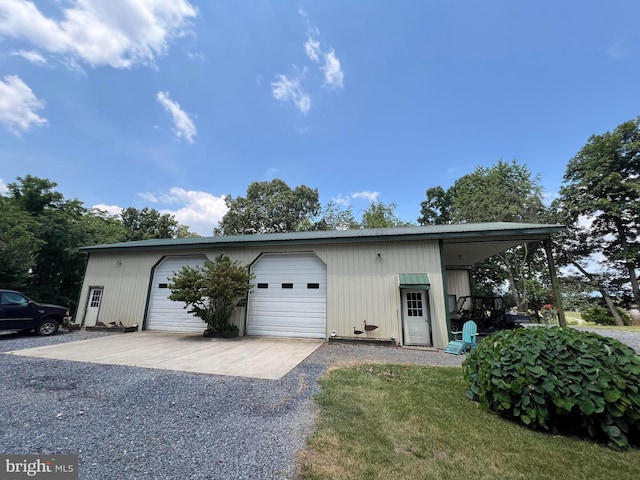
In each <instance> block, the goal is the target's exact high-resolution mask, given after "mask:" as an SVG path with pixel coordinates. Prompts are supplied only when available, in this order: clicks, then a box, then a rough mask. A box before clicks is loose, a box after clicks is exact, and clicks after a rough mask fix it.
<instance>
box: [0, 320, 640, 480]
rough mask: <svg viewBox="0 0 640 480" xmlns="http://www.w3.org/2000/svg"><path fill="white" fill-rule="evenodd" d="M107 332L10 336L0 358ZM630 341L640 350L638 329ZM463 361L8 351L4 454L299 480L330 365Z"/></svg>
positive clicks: (83, 470)
mask: <svg viewBox="0 0 640 480" xmlns="http://www.w3.org/2000/svg"><path fill="white" fill-rule="evenodd" d="M599 333H601V334H603V331H599ZM100 335H105V333H101V332H73V333H67V332H61V333H60V334H58V335H56V336H55V337H51V338H41V337H34V336H20V335H13V334H12V335H6V334H4V335H0V353H1V352H7V351H11V350H17V349H21V348H31V347H36V346H41V345H48V344H52V343H61V342H68V341H74V340H80V339H86V338H92V337H95V336H100ZM632 336H633V337H634V338H635V337H638V338H636V339H635V341H636V342H637V343H636V344H635V345H636V346H635V347H634V348H636V350H640V348H639V347H640V334H634V335H632ZM463 359H464V357H463V356H460V357H458V356H453V355H447V354H444V353H442V352H433V351H425V350H410V349H406V348H403V349H400V348H393V347H380V346H370V345H353V344H329V345H323V346H322V347H320V348H319V349H318V350H316V351H315V352H314V353H313V354H311V355H310V356H309V357H308V358H307V359H306V360H305V361H303V362H302V363H301V364H300V365H299V366H298V367H296V368H295V369H293V370H292V371H291V372H290V373H289V374H288V375H286V376H285V377H283V378H282V379H280V380H257V379H247V378H239V377H224V376H214V375H198V374H188V373H181V372H171V371H161V370H149V369H141V368H140V369H139V368H135V367H123V366H109V365H97V364H89V363H77V362H68V361H60V360H46V359H35V358H25V357H19V356H13V355H1V354H0V379H1V384H2V389H1V390H0V418H1V419H2V428H1V429H0V453H3V454H11V453H13V454H34V453H37V454H78V455H79V472H80V478H81V479H105V480H109V479H158V480H162V479H183V478H189V479H245V478H246V479H252V480H254V479H255V480H258V479H283V478H294V476H295V475H294V474H295V454H296V452H297V451H298V450H300V449H301V448H304V439H305V436H306V435H307V434H308V433H309V432H310V429H311V428H312V425H313V421H314V418H315V407H314V404H313V400H312V395H313V394H314V393H316V392H317V391H318V386H317V379H318V378H319V377H320V376H321V375H322V374H323V373H324V372H325V371H326V369H327V368H328V367H329V366H332V365H346V364H350V363H359V362H376V361H377V362H390V363H418V364H425V365H450V366H458V365H460V364H461V363H462V360H463Z"/></svg>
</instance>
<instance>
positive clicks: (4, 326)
mask: <svg viewBox="0 0 640 480" xmlns="http://www.w3.org/2000/svg"><path fill="white" fill-rule="evenodd" d="M68 317H69V310H68V309H67V308H66V307H60V306H58V305H47V304H44V303H37V302H34V301H33V300H31V299H30V298H28V297H26V296H24V295H23V294H21V293H19V292H14V291H13V290H0V330H21V331H31V330H35V332H36V333H37V334H38V335H43V336H44V335H53V334H55V333H56V332H57V331H58V328H59V327H60V325H61V324H62V323H63V322H64V321H65V320H66V319H68Z"/></svg>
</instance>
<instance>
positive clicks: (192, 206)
mask: <svg viewBox="0 0 640 480" xmlns="http://www.w3.org/2000/svg"><path fill="white" fill-rule="evenodd" d="M160 199H161V201H163V202H165V203H169V204H179V205H183V206H182V207H181V208H178V209H177V210H166V211H164V210H163V212H169V213H172V214H173V215H175V217H176V220H178V222H180V223H182V224H183V225H189V228H190V230H191V231H193V232H197V233H199V234H200V235H205V236H211V235H213V229H214V228H215V227H217V226H218V224H219V223H220V220H222V217H224V215H225V213H227V205H226V204H225V203H224V199H225V196H224V195H222V196H220V197H216V196H215V195H211V194H210V193H207V192H199V191H194V190H185V189H184V188H179V187H174V188H172V189H171V190H169V193H168V194H165V195H162V196H160Z"/></svg>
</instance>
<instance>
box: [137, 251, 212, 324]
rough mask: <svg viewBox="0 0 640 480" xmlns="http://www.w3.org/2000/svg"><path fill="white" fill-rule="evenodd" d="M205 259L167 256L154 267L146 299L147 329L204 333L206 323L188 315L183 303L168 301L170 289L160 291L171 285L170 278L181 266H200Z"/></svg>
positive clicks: (201, 257)
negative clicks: (147, 312) (147, 310)
mask: <svg viewBox="0 0 640 480" xmlns="http://www.w3.org/2000/svg"><path fill="white" fill-rule="evenodd" d="M206 259H207V258H206V257H204V256H201V255H200V256H195V257H167V258H165V259H164V260H163V261H162V263H160V265H158V266H157V267H156V269H155V272H154V274H153V284H152V286H151V297H150V299H149V314H148V317H147V318H148V320H147V330H156V331H162V332H185V333H202V332H204V330H205V329H206V328H207V324H206V323H204V322H203V321H202V320H201V319H200V318H198V317H196V316H194V315H193V314H190V313H188V312H187V309H185V308H184V306H185V304H184V302H174V301H172V300H169V295H170V294H171V290H170V289H169V288H166V287H164V288H161V285H162V286H164V285H167V284H169V283H171V280H170V279H171V277H173V276H174V275H175V274H176V273H177V272H178V271H179V270H180V269H181V268H182V267H183V266H186V265H188V266H190V267H197V266H201V265H203V264H204V262H205V260H206Z"/></svg>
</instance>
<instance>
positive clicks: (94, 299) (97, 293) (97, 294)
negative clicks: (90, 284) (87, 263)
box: [89, 289, 102, 308]
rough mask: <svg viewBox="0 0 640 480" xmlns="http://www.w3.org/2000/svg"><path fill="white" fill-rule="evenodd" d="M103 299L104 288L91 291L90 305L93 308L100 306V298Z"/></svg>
mask: <svg viewBox="0 0 640 480" xmlns="http://www.w3.org/2000/svg"><path fill="white" fill-rule="evenodd" d="M101 299H102V290H101V289H95V290H92V291H91V301H90V303H89V306H90V307H91V308H98V307H99V306H100V300H101Z"/></svg>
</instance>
